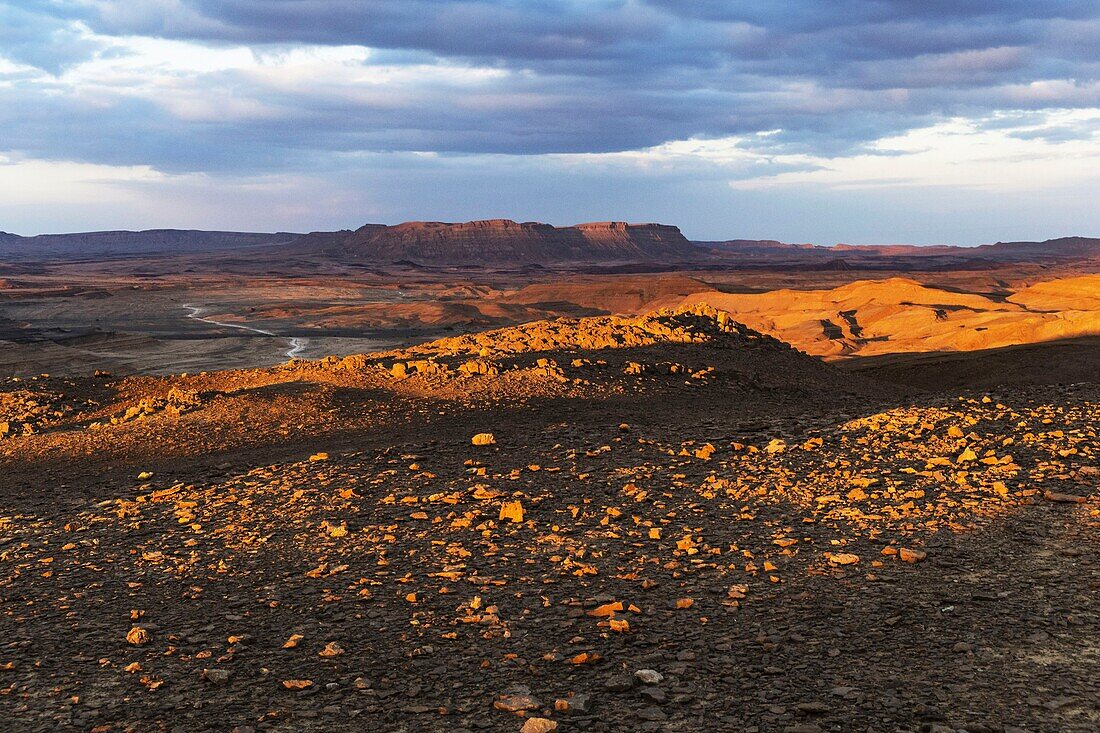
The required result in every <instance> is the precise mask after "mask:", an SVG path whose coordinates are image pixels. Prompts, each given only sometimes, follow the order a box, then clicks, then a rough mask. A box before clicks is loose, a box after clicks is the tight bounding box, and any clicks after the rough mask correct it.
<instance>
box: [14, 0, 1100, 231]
mask: <svg viewBox="0 0 1100 733" xmlns="http://www.w3.org/2000/svg"><path fill="white" fill-rule="evenodd" d="M1098 198H1100V3H1098V2H1096V0H1043V1H1042V2H1035V1H1034V0H1027V1H1026V2H1024V1H1018V0H828V1H824V0H790V1H787V2H778V1H777V0H741V1H738V2H732V1H730V2H727V1H725V0H0V230H3V231H9V232H15V233H19V234H37V233H45V232H65V231H85V230H94V229H142V228H153V227H176V228H204V229H235V230H253V231H275V230H284V231H311V230H321V229H340V228H354V227H357V226H359V225H361V224H363V223H367V222H376V223H388V224H393V223H398V222H401V221H405V220H444V221H465V220H470V219H487V218H511V219H516V220H519V221H545V222H549V223H552V224H557V225H566V224H573V223H577V222H581V221H595V220H608V219H613V220H627V221H636V222H643V221H659V222H663V223H669V224H676V225H679V226H680V227H681V229H683V230H684V233H685V234H687V235H688V236H689V237H690V238H693V239H701V240H705V239H730V238H774V239H781V240H784V241H794V242H814V243H818V244H832V243H836V242H848V243H889V242H911V243H918V244H930V243H952V244H981V243H986V242H993V241H998V240H1015V239H1046V238H1049V237H1056V236H1066V235H1075V234H1076V235H1085V236H1089V235H1092V236H1100V206H1098V205H1097V200H1098Z"/></svg>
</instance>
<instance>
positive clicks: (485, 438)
mask: <svg viewBox="0 0 1100 733" xmlns="http://www.w3.org/2000/svg"><path fill="white" fill-rule="evenodd" d="M470 442H471V443H473V444H474V445H496V442H497V439H496V436H494V435H493V434H492V433H478V434H477V435H475V436H474V437H472V438H470Z"/></svg>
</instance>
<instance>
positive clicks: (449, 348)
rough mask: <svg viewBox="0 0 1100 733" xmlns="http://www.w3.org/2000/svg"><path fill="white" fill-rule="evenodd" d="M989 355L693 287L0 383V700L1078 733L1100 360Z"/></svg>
mask: <svg viewBox="0 0 1100 733" xmlns="http://www.w3.org/2000/svg"><path fill="white" fill-rule="evenodd" d="M892 374H893V376H894V377H896V373H892ZM1043 381H1050V380H1043ZM986 386H987V389H986V390H985V391H982V392H977V391H968V390H967V389H965V388H961V389H959V390H955V391H953V392H952V393H951V394H943V393H936V392H928V391H917V390H915V389H910V388H906V387H904V386H899V385H898V384H897V383H896V381H895V382H891V383H887V382H879V381H876V379H875V375H874V373H873V370H867V371H861V372H859V373H844V372H841V371H840V370H838V369H836V368H834V367H832V366H828V365H825V364H823V363H821V362H818V361H817V360H814V359H811V358H809V357H807V356H805V355H803V354H801V353H799V352H797V351H794V350H793V349H791V348H789V347H788V346H786V345H785V344H782V343H780V342H778V341H775V340H773V339H770V338H767V337H763V336H760V335H759V334H756V333H755V332H752V331H750V330H748V329H746V328H744V327H741V326H739V325H738V324H736V323H733V322H732V321H731V320H729V319H728V318H727V317H726V316H725V315H724V314H720V313H718V312H715V311H713V310H710V309H707V308H694V309H692V310H689V311H682V312H675V313H673V312H665V313H660V314H652V315H649V316H646V317H641V318H613V317H606V318H599V319H581V320H568V321H561V322H556V323H551V324H547V323H536V324H529V325H527V326H522V327H517V328H510V329H505V330H503V331H499V332H494V333H490V334H482V335H477V336H466V337H459V338H455V339H446V340H443V341H440V342H436V343H434V344H430V345H427V346H420V347H415V348H413V349H409V350H405V351H394V352H387V353H381V354H374V355H369V356H364V357H349V358H345V359H329V360H323V361H321V362H294V363H290V364H287V365H284V366H281V367H277V368H273V369H267V370H254V371H241V372H224V373H210V374H200V375H193V376H189V377H173V378H149V377H144V378H134V377H131V378H126V379H115V378H113V377H110V376H108V375H100V376H98V377H87V378H79V379H67V380H60V379H57V378H48V377H42V378H37V379H30V380H26V381H20V382H9V383H7V384H5V385H4V387H3V389H4V395H5V398H4V401H0V406H5V405H7V406H8V407H5V409H7V410H8V412H9V413H10V415H11V416H12V417H11V418H10V420H9V422H10V423H11V424H12V426H13V427H12V428H11V429H9V434H8V437H6V438H4V439H3V440H0V459H2V460H3V462H4V466H5V471H4V472H3V475H2V476H0V499H2V501H3V504H2V505H0V512H3V516H0V630H2V632H3V633H2V634H0V686H2V687H0V720H3V721H4V729H5V730H13V731H23V730H27V731H39V730H41V731H54V730H82V731H102V732H104V733H106V732H108V731H159V730H171V731H192V730H195V731H205V730H219V731H222V730H223V731H231V730H236V731H240V732H242V733H243V732H244V731H249V730H252V731H263V730H271V731H314V730H316V731H330V730H371V731H374V730H378V731H436V730H438V731H464V730H468V731H482V730H486V731H520V730H522V731H525V733H537V732H539V731H551V730H559V731H563V732H564V731H573V730H576V731H701V730H723V731H724V730H729V731H760V732H761V733H763V732H768V731H786V732H788V733H813V732H815V731H837V732H839V731H853V730H858V731H936V732H938V733H948V732H949V731H952V730H955V731H963V730H965V731H970V732H971V733H978V732H979V731H998V732H1004V733H1009V732H1013V733H1015V732H1016V731H1035V732H1038V731H1092V730H1096V729H1097V728H1098V727H1100V706H1098V700H1100V684H1098V682H1097V680H1098V679H1100V646H1098V642H1097V635H1096V629H1097V628H1098V622H1100V594H1098V590H1100V563H1098V559H1097V547H1098V545H1097V540H1098V538H1100V535H1098V528H1100V490H1098V485H1100V437H1098V434H1097V430H1098V427H1100V425H1098V423H1100V410H1098V403H1100V384H1097V383H1096V382H1087V381H1086V382H1078V383H1074V384H1023V383H1014V384H1013V385H1011V386H1008V387H1003V388H998V387H996V386H991V387H990V386H988V385H986ZM36 395H38V397H36ZM30 402H35V403H37V404H36V405H29V403H30ZM20 416H22V417H20ZM23 419H25V422H18V424H17V421H18V420H23ZM25 424H26V425H30V426H31V427H30V428H29V429H25V428H24V427H23V425H25Z"/></svg>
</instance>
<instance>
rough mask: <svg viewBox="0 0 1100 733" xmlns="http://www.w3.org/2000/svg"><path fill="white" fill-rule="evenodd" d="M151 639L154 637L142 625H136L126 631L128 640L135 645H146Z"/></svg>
mask: <svg viewBox="0 0 1100 733" xmlns="http://www.w3.org/2000/svg"><path fill="white" fill-rule="evenodd" d="M151 639H152V637H151V636H150V635H149V631H148V630H146V629H143V628H142V627H140V626H135V627H133V628H132V629H130V630H129V631H127V632H126V641H127V642H128V643H130V644H133V645H134V646H144V645H145V644H148V643H149V641H150V640H151Z"/></svg>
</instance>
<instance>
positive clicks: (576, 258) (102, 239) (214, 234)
mask: <svg viewBox="0 0 1100 733" xmlns="http://www.w3.org/2000/svg"><path fill="white" fill-rule="evenodd" d="M240 249H249V250H250V251H251V252H252V253H254V255H255V257H256V258H257V260H258V261H259V260H263V261H269V260H272V259H279V258H282V257H285V256H288V255H292V256H305V257H307V258H309V259H316V258H317V257H323V258H327V259H332V260H337V261H349V262H363V263H370V264H378V265H387V264H391V263H398V262H405V263H408V264H409V265H413V266H433V265H446V266H483V265H488V266H504V265H508V266H532V265H554V264H566V263H592V264H595V265H598V266H601V267H606V266H614V267H623V266H628V265H629V266H633V267H666V266H669V265H672V266H675V265H677V264H687V263H697V264H700V265H706V266H708V267H713V266H719V267H721V266H726V267H730V266H733V267H735V266H737V265H738V264H739V263H740V264H744V265H746V266H753V267H771V266H775V267H785V268H792V267H793V268H799V269H802V268H807V267H808V268H811V269H847V268H849V267H855V268H859V267H863V268H870V269H884V268H885V269H912V268H928V267H937V268H941V267H964V268H967V269H974V268H988V267H997V266H998V265H997V263H1003V262H1009V263H1011V262H1024V261H1035V262H1042V261H1045V260H1059V259H1090V258H1097V259H1100V239H1096V238H1089V237H1062V238H1059V239H1048V240H1046V241H1044V242H997V243H995V244H985V245H981V246H979V247H958V246H954V245H934V246H921V245H912V244H871V245H852V244H837V245H834V246H831V247H827V246H820V245H814V244H788V243H785V242H780V241H778V240H774V239H730V240H725V241H720V242H714V241H708V242H691V241H689V240H688V239H687V238H686V237H684V235H683V234H682V233H681V232H680V230H679V229H678V228H677V227H674V226H669V225H666V224H628V223H626V222H621V221H605V222H595V223H589V224H577V225H575V226H568V227H555V226H551V225H549V224H541V223H538V222H523V223H520V222H515V221H512V220H510V219H489V220H484V221H469V222H463V223H447V222H437V221H411V222H405V223H404V224H397V225H395V226H387V225H384V224H366V225H364V226H362V227H360V228H359V229H356V230H354V231H353V230H348V229H344V230H339V231H333V232H313V233H311V234H304V235H303V234H294V233H289V232H277V233H254V232H224V231H201V230H188V229H150V230H147V231H136V232H135V231H103V232H82V233H75V234H41V235H38V236H33V237H22V236H19V235H16V234H10V233H7V232H2V231H0V258H4V259H7V260H9V261H24V262H27V261H34V260H51V259H67V260H72V259H104V258H118V257H146V256H171V255H177V254H194V253H206V252H210V253H217V252H226V253H231V252H234V251H237V250H240Z"/></svg>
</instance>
